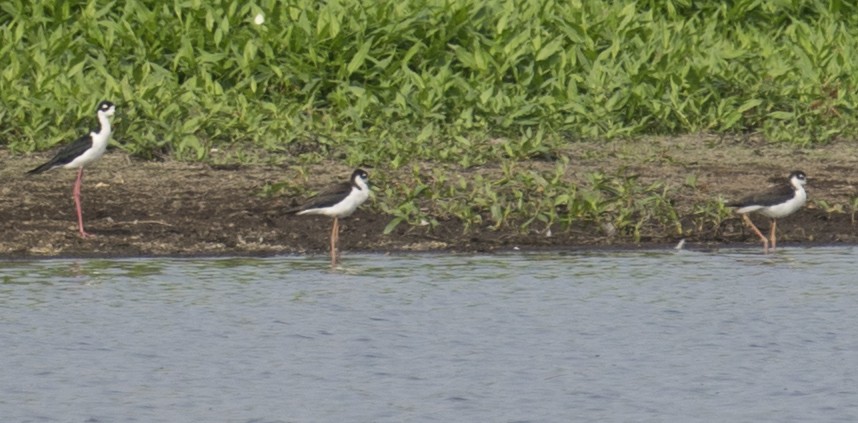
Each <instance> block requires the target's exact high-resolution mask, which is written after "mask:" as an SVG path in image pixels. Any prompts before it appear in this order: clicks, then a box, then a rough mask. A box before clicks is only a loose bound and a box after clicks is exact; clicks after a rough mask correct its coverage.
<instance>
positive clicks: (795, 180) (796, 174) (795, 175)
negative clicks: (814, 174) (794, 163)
mask: <svg viewBox="0 0 858 423" xmlns="http://www.w3.org/2000/svg"><path fill="white" fill-rule="evenodd" d="M789 183H790V184H791V185H792V186H794V187H795V188H796V189H798V188H799V187H802V186H804V184H806V183H807V175H805V174H804V172H802V171H800V170H794V171H792V172H790V174H789Z"/></svg>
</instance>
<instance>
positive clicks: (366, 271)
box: [0, 247, 858, 423]
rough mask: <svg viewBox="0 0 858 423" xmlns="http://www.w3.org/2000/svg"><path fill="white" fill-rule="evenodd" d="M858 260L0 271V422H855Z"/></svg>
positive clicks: (160, 265) (851, 255) (575, 257)
mask: <svg viewBox="0 0 858 423" xmlns="http://www.w3.org/2000/svg"><path fill="white" fill-rule="evenodd" d="M856 257H858V251H856V249H855V248H851V247H843V248H813V249H800V248H786V249H783V250H782V251H780V252H779V253H778V254H777V255H775V256H763V255H762V254H760V252H759V250H758V249H748V250H729V251H720V252H690V251H683V252H680V253H675V252H673V251H649V252H599V253H591V254H583V253H582V254H578V253H575V254H563V253H559V252H552V253H540V254H511V255H493V256H470V255H429V254H422V255H403V256H396V255H395V256H383V255H348V256H346V257H345V260H344V269H343V270H342V271H341V272H336V273H334V272H331V271H329V270H328V269H327V268H326V266H327V258H326V257H324V256H319V257H311V258H296V257H287V258H282V257H281V258H265V259H261V258H260V259H255V258H242V259H189V260H179V259H141V260H45V261H32V262H24V261H12V262H0V359H2V364H3V366H2V372H0V421H3V422H89V423H93V422H204V421H205V422H411V421H414V422H569V421H600V422H628V421H636V422H637V421H653V422H662V421H682V422H725V421H729V422H762V421H770V422H790V421H797V422H798V421H801V422H804V421H827V422H832V421H844V422H854V421H858V380H856V378H857V377H858V352H856V351H858V283H857V282H858V278H856V277H855V276H854V269H855V264H854V263H855V261H856Z"/></svg>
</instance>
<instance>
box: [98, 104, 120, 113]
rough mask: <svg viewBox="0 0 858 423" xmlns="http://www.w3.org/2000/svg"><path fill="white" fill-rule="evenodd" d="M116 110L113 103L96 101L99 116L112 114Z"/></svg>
mask: <svg viewBox="0 0 858 423" xmlns="http://www.w3.org/2000/svg"><path fill="white" fill-rule="evenodd" d="M115 112H116V105H114V104H113V103H111V102H109V101H107V100H104V101H102V102H101V103H98V115H99V116H102V115H104V116H113V113H115Z"/></svg>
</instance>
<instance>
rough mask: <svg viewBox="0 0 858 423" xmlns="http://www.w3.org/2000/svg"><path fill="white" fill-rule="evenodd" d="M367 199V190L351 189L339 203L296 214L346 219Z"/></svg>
mask: <svg viewBox="0 0 858 423" xmlns="http://www.w3.org/2000/svg"><path fill="white" fill-rule="evenodd" d="M368 198H369V190H366V189H352V191H351V192H350V193H349V195H348V196H347V197H346V198H345V199H343V201H340V202H339V203H337V204H335V205H333V206H331V207H326V208H319V209H310V210H304V211H302V212H299V213H298V214H321V215H325V216H331V217H347V216H351V214H352V213H354V212H355V210H357V208H358V206H360V205H361V204H363V203H364V201H366V200H367V199H368Z"/></svg>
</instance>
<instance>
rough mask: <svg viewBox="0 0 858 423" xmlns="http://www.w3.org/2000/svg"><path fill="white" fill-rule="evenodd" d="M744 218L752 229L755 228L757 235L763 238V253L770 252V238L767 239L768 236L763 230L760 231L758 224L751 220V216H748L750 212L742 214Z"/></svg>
mask: <svg viewBox="0 0 858 423" xmlns="http://www.w3.org/2000/svg"><path fill="white" fill-rule="evenodd" d="M742 218H743V219H744V220H745V223H747V224H748V226H749V227H750V228H751V229H753V231H754V233H756V234H757V236H758V237H760V239H762V240H763V254H768V253H769V240H768V239H766V237H765V236H764V235H763V233H762V232H760V230H759V229H757V226H756V225H754V222H751V218H750V217H748V214H747V213H745V214H743V215H742Z"/></svg>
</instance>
